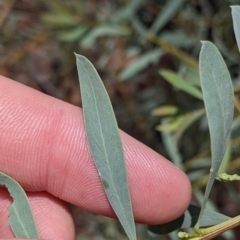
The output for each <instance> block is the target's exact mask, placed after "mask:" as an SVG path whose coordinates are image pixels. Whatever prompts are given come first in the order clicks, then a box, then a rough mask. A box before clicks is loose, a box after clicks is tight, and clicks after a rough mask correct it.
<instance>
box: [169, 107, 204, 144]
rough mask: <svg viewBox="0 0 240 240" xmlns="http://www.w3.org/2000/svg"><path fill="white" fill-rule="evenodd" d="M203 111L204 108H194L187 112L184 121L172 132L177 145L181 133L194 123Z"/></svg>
mask: <svg viewBox="0 0 240 240" xmlns="http://www.w3.org/2000/svg"><path fill="white" fill-rule="evenodd" d="M204 113H205V109H200V110H196V111H194V112H190V113H187V114H186V115H185V117H184V121H183V122H182V124H181V125H179V127H178V128H177V129H176V131H175V133H174V138H175V141H176V144H177V145H178V143H179V141H180V139H181V137H182V135H183V134H184V132H185V131H186V130H187V129H188V128H189V127H190V126H191V125H192V124H193V123H194V122H196V121H197V120H198V119H199V118H200V117H201V116H202V115H203V114H204Z"/></svg>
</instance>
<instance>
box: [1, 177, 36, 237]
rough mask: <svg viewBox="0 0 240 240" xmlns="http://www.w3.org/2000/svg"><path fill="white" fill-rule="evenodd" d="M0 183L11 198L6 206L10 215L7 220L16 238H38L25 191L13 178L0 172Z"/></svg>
mask: <svg viewBox="0 0 240 240" xmlns="http://www.w3.org/2000/svg"><path fill="white" fill-rule="evenodd" d="M0 185H4V186H6V187H7V189H8V192H9V193H10V195H11V197H12V198H13V203H12V204H11V205H10V206H9V207H8V210H9V212H10V216H9V219H8V222H9V224H10V227H11V229H12V231H13V233H14V235H15V236H16V237H17V238H39V236H38V232H37V228H36V225H35V222H34V219H33V214H32V211H31V208H30V205H29V201H28V198H27V195H26V193H25V192H24V190H23V189H22V187H21V186H20V185H19V183H18V182H16V181H15V180H14V179H12V178H11V177H9V176H8V175H6V174H4V173H2V172H0Z"/></svg>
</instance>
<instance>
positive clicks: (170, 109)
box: [152, 105, 179, 117]
mask: <svg viewBox="0 0 240 240" xmlns="http://www.w3.org/2000/svg"><path fill="white" fill-rule="evenodd" d="M178 112H179V109H178V108H177V107H176V106H173V105H165V106H162V107H158V108H156V109H154V110H153V111H152V115H153V116H159V117H163V116H168V115H175V114H177V113H178Z"/></svg>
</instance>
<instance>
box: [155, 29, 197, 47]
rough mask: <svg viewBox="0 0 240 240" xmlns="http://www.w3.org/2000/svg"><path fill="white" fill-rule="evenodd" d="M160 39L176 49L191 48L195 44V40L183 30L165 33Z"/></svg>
mask: <svg viewBox="0 0 240 240" xmlns="http://www.w3.org/2000/svg"><path fill="white" fill-rule="evenodd" d="M159 38H161V39H162V40H163V41H165V42H167V43H169V44H172V45H174V46H176V47H191V46H193V44H194V42H193V38H191V37H189V36H188V35H187V34H185V33H184V32H183V31H182V30H175V31H164V32H163V33H161V34H160V36H159Z"/></svg>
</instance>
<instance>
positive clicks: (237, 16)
mask: <svg viewBox="0 0 240 240" xmlns="http://www.w3.org/2000/svg"><path fill="white" fill-rule="evenodd" d="M231 9H232V18H233V29H234V33H235V37H236V40H237V45H238V49H239V51H240V6H231Z"/></svg>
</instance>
